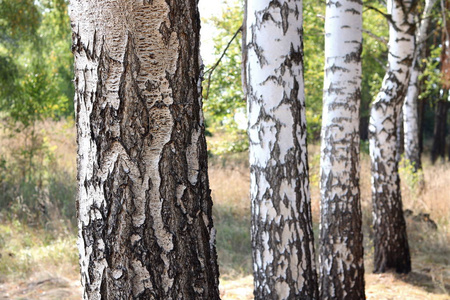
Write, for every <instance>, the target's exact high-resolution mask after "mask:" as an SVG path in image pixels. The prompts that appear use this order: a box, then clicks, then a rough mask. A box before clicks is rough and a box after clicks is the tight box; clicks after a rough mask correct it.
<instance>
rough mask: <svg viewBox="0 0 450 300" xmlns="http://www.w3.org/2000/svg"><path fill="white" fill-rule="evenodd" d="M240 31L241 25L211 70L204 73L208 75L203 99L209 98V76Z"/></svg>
mask: <svg viewBox="0 0 450 300" xmlns="http://www.w3.org/2000/svg"><path fill="white" fill-rule="evenodd" d="M241 31H242V25H241V27H239V29H238V30H236V32H235V33H234V35H233V37H232V38H231V40H230V41H229V42H228V44H227V46H226V47H225V49H224V50H223V52H222V55H221V56H220V58H219V59H218V60H217V61H216V63H215V64H214V65H213V66H212V67H211V68H209V69H208V70H206V71H205V74H206V73H209V74H208V85H207V86H206V96H205V99H208V97H209V88H210V86H211V76H212V74H213V72H214V70H215V69H216V68H217V67H218V66H219V65H220V62H221V61H222V59H223V57H224V56H225V54H226V53H227V50H228V48H230V45H231V43H232V42H233V41H234V39H235V38H236V37H237V35H238V34H239V32H241Z"/></svg>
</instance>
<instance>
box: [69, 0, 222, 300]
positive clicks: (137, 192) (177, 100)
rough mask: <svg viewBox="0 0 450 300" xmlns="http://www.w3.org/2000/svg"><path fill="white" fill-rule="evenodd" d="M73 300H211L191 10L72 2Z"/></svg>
mask: <svg viewBox="0 0 450 300" xmlns="http://www.w3.org/2000/svg"><path fill="white" fill-rule="evenodd" d="M70 16H71V21H72V29H73V52H74V55H75V87H76V95H75V107H76V120H77V130H78V192H79V193H78V204H77V206H78V217H79V219H78V226H79V239H78V247H79V252H80V267H81V282H82V285H83V298H84V299H90V300H94V299H180V297H181V298H184V299H194V298H195V299H219V293H218V270H217V263H216V252H215V246H214V230H213V228H212V219H211V206H212V203H211V198H210V195H209V188H208V178H207V174H206V168H207V165H206V144H205V140H204V125H203V117H202V114H201V98H200V95H201V90H200V88H199V87H200V66H199V28H200V21H199V18H198V12H197V7H196V3H195V2H193V1H191V2H185V1H181V0H180V1H171V2H167V1H164V0H153V1H147V0H141V1H126V0H119V1H117V0H116V1H113V0H102V1H101V0H72V1H71V6H70Z"/></svg>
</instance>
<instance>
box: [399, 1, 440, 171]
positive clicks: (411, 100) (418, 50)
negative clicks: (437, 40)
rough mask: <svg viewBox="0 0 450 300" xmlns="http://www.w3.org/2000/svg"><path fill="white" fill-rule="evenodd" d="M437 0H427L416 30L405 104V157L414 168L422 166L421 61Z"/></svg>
mask: <svg viewBox="0 0 450 300" xmlns="http://www.w3.org/2000/svg"><path fill="white" fill-rule="evenodd" d="M436 2H437V0H425V8H424V11H423V14H422V21H421V22H420V25H419V27H418V29H417V31H416V46H415V51H414V54H415V55H414V56H415V58H414V61H413V65H412V66H411V76H410V79H409V85H408V91H407V93H406V98H405V102H404V104H403V129H404V141H405V142H404V145H405V158H406V159H407V160H408V161H409V163H411V164H412V165H413V167H414V170H416V171H417V170H419V169H421V168H422V161H421V158H420V147H419V132H420V129H419V115H418V109H417V108H418V101H419V77H420V75H421V74H422V71H421V66H420V65H421V63H420V61H421V60H422V58H423V53H424V51H423V50H424V49H425V43H426V37H427V33H428V27H429V25H430V20H431V16H430V13H431V9H432V8H433V6H434V4H435V3H436Z"/></svg>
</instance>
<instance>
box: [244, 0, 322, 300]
mask: <svg viewBox="0 0 450 300" xmlns="http://www.w3.org/2000/svg"><path fill="white" fill-rule="evenodd" d="M246 22H247V24H246V42H245V45H246V49H247V55H246V76H247V78H246V80H245V81H246V83H247V86H246V90H247V100H248V118H249V130H248V133H249V138H250V170H251V202H252V246H253V268H254V284H255V291H254V294H255V299H317V297H318V289H317V275H316V270H315V263H314V243H313V231H312V224H311V206H310V193H309V181H308V162H307V148H306V122H305V119H306V118H305V100H304V91H303V42H302V30H303V28H302V1H301V0H293V1H292V0H291V1H287V0H278V1H269V0H248V2H247V20H246Z"/></svg>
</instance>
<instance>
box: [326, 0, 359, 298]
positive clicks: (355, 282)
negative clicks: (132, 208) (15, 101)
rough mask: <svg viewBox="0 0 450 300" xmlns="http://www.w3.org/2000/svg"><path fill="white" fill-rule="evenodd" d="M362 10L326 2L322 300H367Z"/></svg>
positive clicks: (348, 1) (350, 2) (347, 1)
mask: <svg viewBox="0 0 450 300" xmlns="http://www.w3.org/2000/svg"><path fill="white" fill-rule="evenodd" d="M338 3H339V5H338ZM362 6H363V5H362V1H354V0H343V1H340V2H333V1H327V8H326V19H325V80H324V99H323V114H322V142H321V161H320V166H321V176H320V192H321V222H320V241H319V244H320V255H319V270H320V280H319V282H320V299H365V294H364V263H363V255H364V249H363V243H362V242H363V235H362V231H361V224H362V216H361V203H360V188H359V169H360V167H359V141H360V140H359V139H360V137H359V110H360V102H361V51H362Z"/></svg>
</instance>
